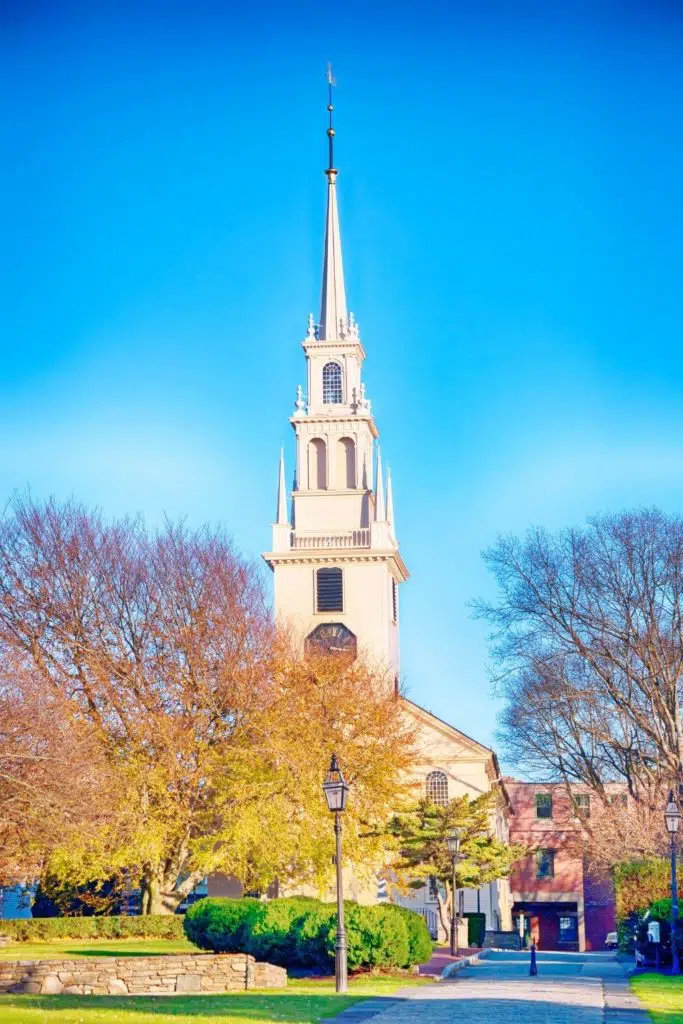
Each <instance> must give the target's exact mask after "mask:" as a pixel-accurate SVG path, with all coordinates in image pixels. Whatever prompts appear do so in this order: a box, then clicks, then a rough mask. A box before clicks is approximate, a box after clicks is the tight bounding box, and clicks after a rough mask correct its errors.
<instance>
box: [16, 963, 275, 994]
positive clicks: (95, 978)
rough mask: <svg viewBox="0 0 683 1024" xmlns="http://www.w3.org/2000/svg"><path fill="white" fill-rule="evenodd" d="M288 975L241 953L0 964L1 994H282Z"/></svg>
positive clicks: (271, 965)
mask: <svg viewBox="0 0 683 1024" xmlns="http://www.w3.org/2000/svg"><path fill="white" fill-rule="evenodd" d="M286 984H287V972H286V971H285V969H284V968H283V967H275V966H274V965H273V964H265V963H257V962H256V961H255V960H254V958H253V956H247V955H245V954H243V953H206V954H196V955H193V954H190V955H187V956H186V955H182V954H180V955H178V956H140V957H138V956H120V957H108V956H107V957H88V959H87V960H17V961H14V962H10V961H4V962H2V963H0V993H3V992H29V993H33V994H41V995H61V994H62V993H64V994H65V995H140V996H142V995H154V996H156V995H173V994H174V993H189V992H244V991H245V990H247V989H254V988H283V987H284V986H285V985H286Z"/></svg>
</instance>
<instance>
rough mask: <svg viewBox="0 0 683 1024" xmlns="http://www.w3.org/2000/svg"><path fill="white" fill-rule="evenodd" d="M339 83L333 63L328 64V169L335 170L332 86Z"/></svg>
mask: <svg viewBox="0 0 683 1024" xmlns="http://www.w3.org/2000/svg"><path fill="white" fill-rule="evenodd" d="M336 84H337V83H336V81H335V79H334V77H333V75H332V65H331V64H329V63H328V65H327V110H328V112H329V115H330V126H329V128H328V129H327V138H328V139H329V146H330V159H329V167H328V168H327V169H328V171H333V170H334V126H333V124H332V114H333V113H334V106H333V104H332V88H333V86H335V85H336Z"/></svg>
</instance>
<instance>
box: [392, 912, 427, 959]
mask: <svg viewBox="0 0 683 1024" xmlns="http://www.w3.org/2000/svg"><path fill="white" fill-rule="evenodd" d="M384 906H385V907H386V909H387V910H389V911H390V912H391V913H394V914H400V915H401V918H402V919H403V921H405V925H406V928H407V930H408V961H407V963H405V964H401V965H400V966H401V967H411V966H412V965H413V964H424V963H426V962H427V961H428V960H431V956H432V937H431V935H430V934H429V928H428V927H427V922H426V921H425V919H424V917H423V916H422V914H416V913H415V911H414V910H408V908H407V907H400V906H399V905H398V903H385V904H384Z"/></svg>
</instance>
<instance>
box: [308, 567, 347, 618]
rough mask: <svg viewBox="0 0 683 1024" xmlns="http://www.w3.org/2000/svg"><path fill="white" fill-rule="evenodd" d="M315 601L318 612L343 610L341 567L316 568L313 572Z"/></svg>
mask: <svg viewBox="0 0 683 1024" xmlns="http://www.w3.org/2000/svg"><path fill="white" fill-rule="evenodd" d="M315 603H316V610H317V611H319V612H343V611H344V581H343V577H342V571H341V569H318V571H317V572H316V574H315Z"/></svg>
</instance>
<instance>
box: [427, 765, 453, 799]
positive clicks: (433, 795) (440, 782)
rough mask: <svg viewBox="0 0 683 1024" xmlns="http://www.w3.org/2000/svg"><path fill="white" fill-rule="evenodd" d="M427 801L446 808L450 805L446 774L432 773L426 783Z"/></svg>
mask: <svg viewBox="0 0 683 1024" xmlns="http://www.w3.org/2000/svg"><path fill="white" fill-rule="evenodd" d="M425 790H426V793H427V799H428V800H431V801H432V803H434V804H438V805H439V806H440V807H445V806H446V804H447V803H448V776H447V775H446V773H445V772H430V773H429V775H428V776H427V779H426V781H425Z"/></svg>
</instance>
